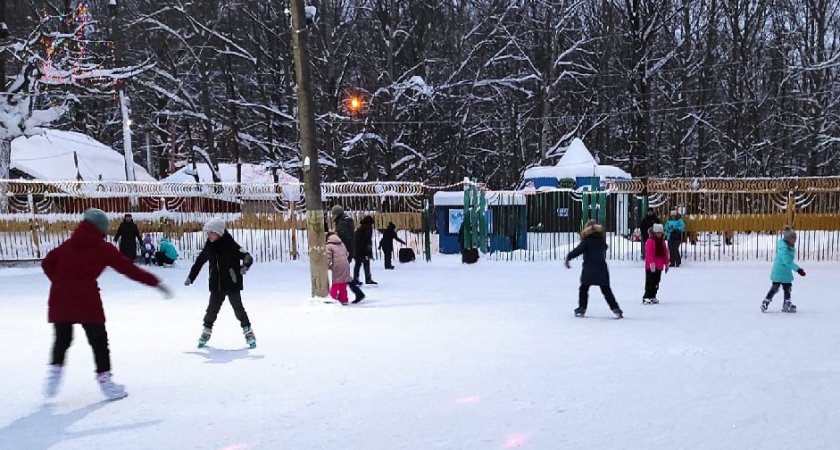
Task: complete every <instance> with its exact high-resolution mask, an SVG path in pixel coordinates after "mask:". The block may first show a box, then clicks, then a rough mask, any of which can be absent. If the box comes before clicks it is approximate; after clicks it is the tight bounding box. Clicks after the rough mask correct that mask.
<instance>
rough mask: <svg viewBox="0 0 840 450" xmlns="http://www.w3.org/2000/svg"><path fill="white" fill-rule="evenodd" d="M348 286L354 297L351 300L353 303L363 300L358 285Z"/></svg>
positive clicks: (363, 294) (362, 293) (363, 295)
mask: <svg viewBox="0 0 840 450" xmlns="http://www.w3.org/2000/svg"><path fill="white" fill-rule="evenodd" d="M348 286H349V287H350V290H351V291H353V295H355V296H356V298H355V299H353V300H354V301H361V300H360V299H363V298H365V293H364V292H362V288H360V287H359V285H358V284H356V283H350V284H349V285H348Z"/></svg>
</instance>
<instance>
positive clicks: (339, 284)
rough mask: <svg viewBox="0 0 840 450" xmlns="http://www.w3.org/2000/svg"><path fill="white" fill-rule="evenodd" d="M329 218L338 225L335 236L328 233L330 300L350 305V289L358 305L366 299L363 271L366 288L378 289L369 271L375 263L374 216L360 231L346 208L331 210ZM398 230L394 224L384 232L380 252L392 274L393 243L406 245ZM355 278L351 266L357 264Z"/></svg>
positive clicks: (354, 301) (367, 219)
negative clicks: (360, 278) (348, 291)
mask: <svg viewBox="0 0 840 450" xmlns="http://www.w3.org/2000/svg"><path fill="white" fill-rule="evenodd" d="M330 216H331V217H332V220H333V223H334V224H335V232H329V233H327V264H328V266H329V269H330V276H331V278H332V282H331V285H330V297H332V298H333V299H335V300H337V301H338V302H339V303H341V304H342V305H347V304H348V302H349V297H348V295H347V289H348V288H350V290H351V291H353V295H354V296H355V298H354V299H353V301H352V303H359V302H361V301H362V300H364V298H365V294H364V292H362V289H361V287H360V286H361V284H362V283H361V281H360V280H359V272H360V271H362V269H364V275H365V282H364V284H366V285H377V284H378V283H377V282H376V281H373V275H372V274H371V270H370V261H371V259H373V225H374V220H373V217H372V216H365V217H363V218H362V220H361V221H360V222H359V228H358V229H357V228H356V226H355V223H354V222H353V218H352V217H350V216H349V215H348V214H347V212H346V211H344V207H342V206H341V205H335V206H333V207H332V209H330ZM396 229H397V226H396V225H394V223H393V222H389V223H388V227H387V228H386V229H385V230H384V231H383V232H382V238H381V239H380V240H379V246H378V248H379V249H380V250H382V253H383V254H384V256H385V270H393V269H394V264H393V257H394V241H397V242H400V243H402V244H403V245H405V241H403V240H402V239H400V238H399V236H397V231H396ZM354 260H355V264H354V266H353V273H352V276H351V274H350V263H351V262H354Z"/></svg>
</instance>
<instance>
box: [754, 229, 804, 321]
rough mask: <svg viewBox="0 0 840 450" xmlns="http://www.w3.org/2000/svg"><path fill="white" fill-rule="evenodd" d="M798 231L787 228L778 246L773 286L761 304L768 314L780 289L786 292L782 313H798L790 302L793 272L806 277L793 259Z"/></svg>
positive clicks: (774, 262) (762, 309) (772, 276)
mask: <svg viewBox="0 0 840 450" xmlns="http://www.w3.org/2000/svg"><path fill="white" fill-rule="evenodd" d="M795 246H796V231H794V230H793V228H791V227H785V229H784V231H783V232H782V238H781V239H779V242H778V244H776V259H775V261H773V272H772V273H771V274H770V281H772V282H773V285H772V286H771V287H770V292H768V293H767V297H765V299H764V301H763V302H761V312H767V308H768V307H769V306H770V302H772V301H773V296H775V295H776V293H777V292H779V287H780V286H781V287H782V289H784V291H785V301H784V303H782V311H783V312H788V313H795V312H796V305H794V304H793V303H791V302H790V291H791V288H792V287H793V272H796V273H798V274H799V275H800V276H803V277H804V276H805V270H803V269H802V268H801V267H799V266H797V265H796V263H795V262H793V259H794V258H795V257H796V247H795Z"/></svg>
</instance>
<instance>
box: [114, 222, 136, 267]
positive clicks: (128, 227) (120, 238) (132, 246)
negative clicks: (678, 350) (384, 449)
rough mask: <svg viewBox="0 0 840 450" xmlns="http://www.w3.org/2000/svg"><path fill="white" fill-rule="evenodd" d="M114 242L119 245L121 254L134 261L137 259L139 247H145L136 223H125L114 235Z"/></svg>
mask: <svg viewBox="0 0 840 450" xmlns="http://www.w3.org/2000/svg"><path fill="white" fill-rule="evenodd" d="M114 242H118V243H119V246H120V253H122V254H123V255H125V257H126V258H128V259H130V260H132V261H134V260H135V259H137V245H138V244H140V245H141V246H142V245H143V238H142V237H141V236H140V229H139V228H137V224H136V223H134V222H126V221H123V222H122V223H121V224H120V227H119V228H117V234H115V235H114Z"/></svg>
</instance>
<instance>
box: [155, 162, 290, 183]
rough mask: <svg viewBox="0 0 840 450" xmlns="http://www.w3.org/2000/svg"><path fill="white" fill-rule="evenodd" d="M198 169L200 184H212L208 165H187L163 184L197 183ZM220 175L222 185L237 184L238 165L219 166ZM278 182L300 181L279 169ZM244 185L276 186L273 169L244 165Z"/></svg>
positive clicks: (258, 165) (225, 164) (257, 165)
mask: <svg viewBox="0 0 840 450" xmlns="http://www.w3.org/2000/svg"><path fill="white" fill-rule="evenodd" d="M196 169H197V172H198V182H199V183H212V182H213V174H212V171H211V170H210V166H208V165H207V163H196V164H195V169H194V168H193V165H192V164H187V165H186V166H184V167H182V168H181V169H180V170H178V171H177V172H175V173H173V174H172V175H169V176H168V177H166V178H164V179H163V180H162V182H163V183H195V182H196V180H195V174H196ZM219 175H220V177H221V179H222V181H221V182H222V183H236V164H227V163H223V164H219ZM277 180H278V183H280V184H285V183H298V182H299V180H298V179H297V178H295V177H293V176H291V175H289V174H288V173H286V172H284V171H282V170H281V169H277ZM242 183H243V184H274V177H273V176H272V168H271V167H268V166H264V165H260V164H242Z"/></svg>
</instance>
